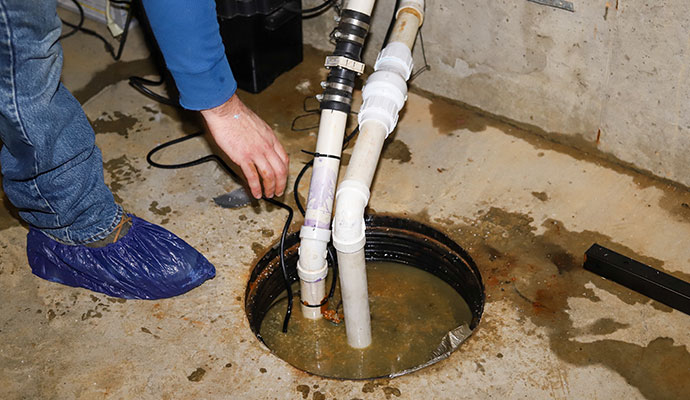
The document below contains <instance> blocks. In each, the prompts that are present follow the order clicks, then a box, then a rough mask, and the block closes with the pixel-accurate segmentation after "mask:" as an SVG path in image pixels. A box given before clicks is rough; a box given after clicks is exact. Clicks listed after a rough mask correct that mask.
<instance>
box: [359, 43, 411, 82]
mask: <svg viewBox="0 0 690 400" xmlns="http://www.w3.org/2000/svg"><path fill="white" fill-rule="evenodd" d="M412 68H413V61H412V51H411V50H410V48H409V47H407V46H406V45H405V44H404V43H401V42H392V43H389V44H387V45H386V47H384V48H383V50H381V52H379V55H378V56H377V57H376V63H375V64H374V70H375V71H381V70H386V71H392V72H397V73H398V74H400V75H401V76H402V77H403V78H404V79H405V81H407V80H408V79H410V74H411V73H412ZM368 82H369V80H367V83H368Z"/></svg>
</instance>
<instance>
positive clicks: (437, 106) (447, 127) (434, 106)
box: [429, 97, 487, 135]
mask: <svg viewBox="0 0 690 400" xmlns="http://www.w3.org/2000/svg"><path fill="white" fill-rule="evenodd" d="M429 113H430V114H431V124H432V125H433V127H434V128H436V129H438V130H439V132H440V133H442V134H445V135H452V134H453V132H454V131H455V130H457V129H467V130H469V131H471V132H481V131H483V130H484V129H486V126H487V121H485V120H484V119H483V118H479V115H477V114H476V113H475V112H473V111H471V110H468V109H464V108H461V107H458V106H457V105H455V104H453V103H451V102H448V101H446V100H444V99H441V98H439V97H431V103H430V104H429Z"/></svg>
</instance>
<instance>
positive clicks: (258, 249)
mask: <svg viewBox="0 0 690 400" xmlns="http://www.w3.org/2000/svg"><path fill="white" fill-rule="evenodd" d="M252 251H253V252H254V255H255V256H257V257H259V256H262V255H263V254H264V253H265V252H266V248H265V247H264V246H262V245H261V244H260V243H257V242H254V243H252Z"/></svg>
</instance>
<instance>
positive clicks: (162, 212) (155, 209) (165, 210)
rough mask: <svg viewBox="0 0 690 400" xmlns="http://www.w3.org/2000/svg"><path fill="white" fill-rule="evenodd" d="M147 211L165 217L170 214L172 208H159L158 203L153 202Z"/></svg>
mask: <svg viewBox="0 0 690 400" xmlns="http://www.w3.org/2000/svg"><path fill="white" fill-rule="evenodd" d="M149 211H151V212H152V213H154V214H156V215H161V216H166V215H168V214H170V213H171V212H172V208H170V206H165V207H159V204H158V202H157V201H156V200H154V201H152V202H151V204H150V205H149Z"/></svg>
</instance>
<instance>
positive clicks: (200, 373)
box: [187, 367, 206, 382]
mask: <svg viewBox="0 0 690 400" xmlns="http://www.w3.org/2000/svg"><path fill="white" fill-rule="evenodd" d="M204 375H206V370H205V369H203V368H201V367H199V368H197V369H195V370H194V372H192V373H191V374H189V376H188V377H187V379H189V381H190V382H199V381H201V380H202V379H203V378H204Z"/></svg>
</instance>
